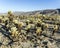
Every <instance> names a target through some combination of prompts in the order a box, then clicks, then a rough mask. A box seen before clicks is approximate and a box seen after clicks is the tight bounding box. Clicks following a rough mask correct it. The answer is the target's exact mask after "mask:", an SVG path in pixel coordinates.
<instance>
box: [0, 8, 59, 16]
mask: <svg viewBox="0 0 60 48" xmlns="http://www.w3.org/2000/svg"><path fill="white" fill-rule="evenodd" d="M13 14H14V15H16V16H18V15H35V14H48V15H54V14H60V9H46V10H37V11H29V12H19V11H16V12H13ZM0 15H6V13H0Z"/></svg>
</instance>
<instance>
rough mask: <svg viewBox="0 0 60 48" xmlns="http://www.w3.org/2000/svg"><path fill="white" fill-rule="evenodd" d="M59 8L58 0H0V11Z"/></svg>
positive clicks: (59, 2)
mask: <svg viewBox="0 0 60 48" xmlns="http://www.w3.org/2000/svg"><path fill="white" fill-rule="evenodd" d="M56 8H60V0H0V12H7V11H9V10H11V11H33V10H41V9H56Z"/></svg>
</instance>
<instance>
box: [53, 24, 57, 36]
mask: <svg viewBox="0 0 60 48" xmlns="http://www.w3.org/2000/svg"><path fill="white" fill-rule="evenodd" d="M57 30H58V26H57V25H55V26H54V30H53V33H52V35H54V33H55V32H57Z"/></svg>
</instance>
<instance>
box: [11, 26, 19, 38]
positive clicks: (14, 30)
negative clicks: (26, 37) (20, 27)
mask: <svg viewBox="0 0 60 48" xmlns="http://www.w3.org/2000/svg"><path fill="white" fill-rule="evenodd" d="M10 33H11V36H12V37H18V34H19V33H18V31H17V28H16V27H12V28H11V32H10Z"/></svg>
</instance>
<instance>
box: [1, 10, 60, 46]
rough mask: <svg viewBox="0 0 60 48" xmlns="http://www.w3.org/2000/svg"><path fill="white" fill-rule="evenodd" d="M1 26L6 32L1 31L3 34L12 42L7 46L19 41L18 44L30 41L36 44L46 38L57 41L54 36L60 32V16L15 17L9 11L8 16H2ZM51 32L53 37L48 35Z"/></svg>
mask: <svg viewBox="0 0 60 48" xmlns="http://www.w3.org/2000/svg"><path fill="white" fill-rule="evenodd" d="M0 26H1V27H0V28H1V29H3V30H4V31H3V30H1V29H0V30H1V32H2V34H4V35H5V36H7V38H9V39H10V40H11V42H9V43H8V44H7V45H10V44H12V43H13V42H15V41H17V40H18V42H19V41H21V42H24V41H26V42H27V40H28V41H29V42H33V43H34V44H35V43H36V42H38V40H39V41H41V40H43V39H45V38H44V37H47V38H52V39H53V40H54V41H56V40H55V39H54V38H53V37H52V36H54V34H55V33H58V32H59V30H60V28H59V27H60V19H59V16H57V17H56V16H55V15H54V16H47V15H43V14H35V15H29V16H24V15H20V16H15V15H13V13H12V12H11V11H8V14H7V15H6V16H0ZM49 31H50V32H52V35H51V36H49V35H48V33H50V32H49ZM1 32H0V33H1ZM47 32H48V33H47ZM45 33H46V34H45ZM50 34H51V33H50ZM47 35H48V36H47ZM42 36H43V37H42ZM29 39H30V40H29ZM41 42H42V41H41ZM38 44H40V43H38Z"/></svg>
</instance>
